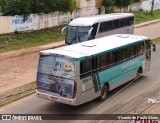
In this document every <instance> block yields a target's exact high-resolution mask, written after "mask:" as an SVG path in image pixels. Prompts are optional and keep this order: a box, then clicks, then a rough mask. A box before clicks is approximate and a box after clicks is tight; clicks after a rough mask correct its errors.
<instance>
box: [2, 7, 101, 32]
mask: <svg viewBox="0 0 160 123" xmlns="http://www.w3.org/2000/svg"><path fill="white" fill-rule="evenodd" d="M96 14H98V10H97V8H96V7H87V8H86V7H84V8H82V9H78V10H75V11H74V12H72V14H71V13H70V12H66V13H62V12H53V13H49V14H31V15H30V16H29V17H28V19H27V20H26V21H25V22H23V17H22V16H18V15H16V16H1V17H0V34H4V33H12V32H15V31H29V30H40V29H44V28H51V27H54V26H58V25H63V24H68V23H69V22H70V20H71V19H74V18H77V17H81V16H90V15H96Z"/></svg>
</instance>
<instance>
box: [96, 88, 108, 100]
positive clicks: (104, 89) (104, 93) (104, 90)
mask: <svg viewBox="0 0 160 123" xmlns="http://www.w3.org/2000/svg"><path fill="white" fill-rule="evenodd" d="M107 95H108V86H107V85H104V86H103V88H102V90H101V95H100V96H99V98H98V100H99V101H103V100H105V99H106V97H107Z"/></svg>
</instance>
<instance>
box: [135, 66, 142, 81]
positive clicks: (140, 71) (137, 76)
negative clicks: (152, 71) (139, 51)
mask: <svg viewBox="0 0 160 123" xmlns="http://www.w3.org/2000/svg"><path fill="white" fill-rule="evenodd" d="M141 74H142V68H139V69H138V71H137V74H136V78H135V79H137V78H139V77H140V75H141Z"/></svg>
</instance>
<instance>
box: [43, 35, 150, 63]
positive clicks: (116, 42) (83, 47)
mask: <svg viewBox="0 0 160 123" xmlns="http://www.w3.org/2000/svg"><path fill="white" fill-rule="evenodd" d="M148 39H149V38H147V37H144V36H138V35H131V34H116V35H110V36H106V37H102V38H98V39H94V40H92V41H91V40H90V41H85V42H82V43H77V44H73V45H68V46H63V47H60V48H56V49H49V50H44V51H41V52H40V54H43V55H51V54H58V55H63V56H68V57H71V58H75V59H76V60H82V59H85V58H86V57H90V56H96V55H98V54H102V53H104V52H109V51H113V50H115V49H118V48H121V47H123V46H127V45H130V44H133V43H137V42H141V41H143V40H148Z"/></svg>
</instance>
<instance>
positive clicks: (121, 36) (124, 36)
mask: <svg viewBox="0 0 160 123" xmlns="http://www.w3.org/2000/svg"><path fill="white" fill-rule="evenodd" d="M117 37H120V38H129V37H130V36H128V35H118V36H117Z"/></svg>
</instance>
